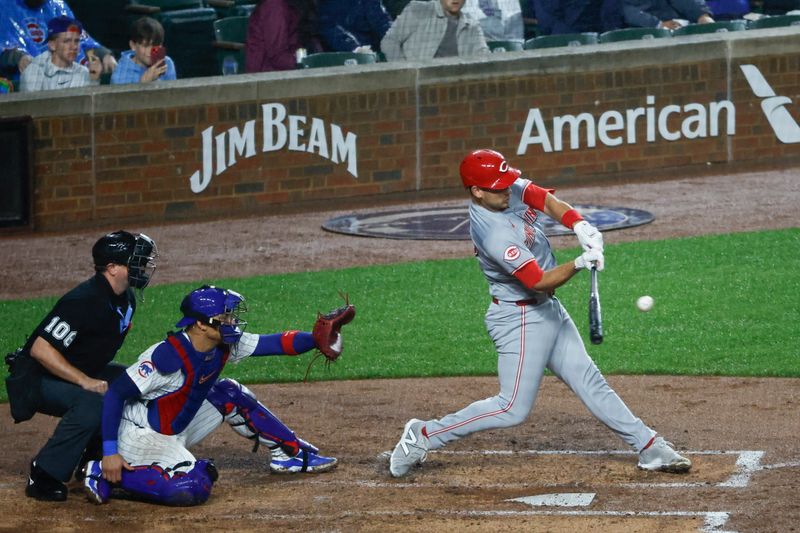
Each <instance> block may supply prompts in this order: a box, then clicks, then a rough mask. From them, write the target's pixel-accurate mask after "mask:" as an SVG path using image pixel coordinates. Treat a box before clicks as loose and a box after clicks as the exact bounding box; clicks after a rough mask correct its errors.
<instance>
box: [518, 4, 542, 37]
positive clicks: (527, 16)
mask: <svg viewBox="0 0 800 533" xmlns="http://www.w3.org/2000/svg"><path fill="white" fill-rule="evenodd" d="M519 7H520V9H521V11H522V24H523V36H524V37H525V39H526V40H528V39H533V38H534V37H538V36H539V21H538V20H536V12H535V10H534V7H533V2H531V1H530V0H519Z"/></svg>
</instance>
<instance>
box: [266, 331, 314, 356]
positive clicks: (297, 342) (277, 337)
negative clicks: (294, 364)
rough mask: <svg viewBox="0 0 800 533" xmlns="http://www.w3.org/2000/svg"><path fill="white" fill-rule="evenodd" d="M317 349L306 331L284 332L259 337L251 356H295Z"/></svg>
mask: <svg viewBox="0 0 800 533" xmlns="http://www.w3.org/2000/svg"><path fill="white" fill-rule="evenodd" d="M316 347H317V344H316V343H315V342H314V338H313V337H312V336H311V333H309V332H307V331H284V332H283V333H274V334H272V335H259V337H258V344H257V345H256V349H255V351H254V352H253V355H297V354H300V353H304V352H307V351H309V350H313V349H314V348H316Z"/></svg>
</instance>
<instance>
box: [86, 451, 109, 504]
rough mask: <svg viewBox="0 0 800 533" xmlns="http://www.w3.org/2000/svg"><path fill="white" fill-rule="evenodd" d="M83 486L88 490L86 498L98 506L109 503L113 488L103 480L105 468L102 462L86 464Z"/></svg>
mask: <svg viewBox="0 0 800 533" xmlns="http://www.w3.org/2000/svg"><path fill="white" fill-rule="evenodd" d="M83 486H84V487H85V488H86V498H87V499H88V500H89V501H90V502H92V503H96V504H97V505H102V504H104V503H106V502H108V497H109V495H110V494H111V486H110V485H109V484H108V481H106V480H105V479H104V478H103V468H102V466H101V465H100V461H89V462H88V463H86V477H84V478H83Z"/></svg>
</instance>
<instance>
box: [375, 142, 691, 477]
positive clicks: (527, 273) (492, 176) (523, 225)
mask: <svg viewBox="0 0 800 533" xmlns="http://www.w3.org/2000/svg"><path fill="white" fill-rule="evenodd" d="M460 172H461V180H462V182H463V184H464V186H465V187H466V188H467V191H468V192H469V194H470V197H471V200H472V202H471V204H470V207H469V216H470V235H471V237H472V241H473V243H474V245H475V253H476V255H477V257H478V263H479V264H480V267H481V270H482V271H483V273H484V275H485V276H486V279H487V281H488V282H489V293H490V295H491V300H492V301H491V304H490V305H489V309H488V311H487V312H486V327H487V329H488V331H489V335H490V336H491V338H492V340H493V341H494V344H495V347H496V349H497V354H498V359H497V370H498V377H499V381H500V392H499V394H497V395H496V396H493V397H491V398H487V399H485V400H480V401H477V402H474V403H473V404H471V405H469V406H467V407H465V408H464V409H462V410H460V411H458V412H456V413H452V414H449V415H447V416H445V417H443V418H440V419H438V420H428V421H422V420H418V419H411V420H410V421H409V422H408V423H407V424H406V425H405V428H404V429H403V434H402V436H401V438H400V441H399V442H398V443H397V446H395V448H394V451H393V452H392V456H391V460H390V466H389V469H390V472H391V474H392V476H394V477H401V476H403V475H405V474H407V473H408V471H409V470H410V469H411V467H412V466H414V465H415V464H418V463H422V462H423V461H424V460H425V458H426V456H427V452H428V450H436V449H438V448H442V447H443V446H445V445H447V444H448V443H450V442H452V441H454V440H458V439H460V438H463V437H466V436H467V435H470V434H472V433H475V432H476V431H481V430H486V429H495V428H503V427H511V426H515V425H517V424H521V423H522V422H523V421H524V420H525V419H526V418H527V417H528V414H529V413H530V412H531V409H533V404H534V401H535V400H536V394H537V392H538V390H539V385H540V383H541V380H542V376H543V374H544V370H545V368H547V369H549V370H550V371H551V372H553V374H555V375H556V376H557V377H558V378H559V379H561V380H562V381H563V382H564V383H566V384H567V385H568V386H569V387H570V388H571V389H572V391H573V392H574V393H575V394H577V395H578V397H579V398H580V399H581V401H582V402H583V403H584V404H585V405H586V407H587V408H588V409H589V411H591V413H592V414H593V415H594V416H595V417H596V418H597V419H598V420H600V421H601V422H603V423H604V424H605V425H606V426H608V427H609V428H610V429H611V430H612V431H613V432H614V433H616V434H617V435H619V436H620V437H621V438H622V439H623V440H624V441H625V442H627V443H628V444H629V445H630V446H631V447H633V448H634V449H635V450H636V451H637V452H639V467H640V468H642V469H646V470H659V471H668V472H686V471H688V470H689V468H691V462H690V461H689V459H687V458H685V457H682V456H680V455H679V454H678V453H676V452H675V450H674V449H673V448H672V445H671V444H670V443H668V442H666V441H665V440H664V439H663V438H662V437H660V436H657V435H656V432H655V431H653V430H652V429H650V428H649V427H647V426H646V425H645V424H644V423H643V422H642V421H641V420H640V419H639V418H637V417H636V416H634V415H633V413H631V411H630V410H629V409H628V407H627V406H626V405H625V403H623V401H622V400H621V399H620V397H619V396H618V395H617V394H616V392H614V390H613V389H612V388H611V387H610V386H609V385H608V383H607V382H606V380H605V378H604V377H603V375H602V374H601V373H600V371H599V370H598V369H597V367H596V366H595V364H594V362H593V361H592V359H591V358H590V357H589V354H588V353H587V352H586V348H585V347H584V344H583V340H582V339H581V337H580V334H579V333H578V330H577V329H576V327H575V324H574V323H573V322H572V319H571V318H570V316H569V314H568V313H567V311H566V309H565V308H564V307H563V306H562V305H561V303H560V302H559V301H558V299H557V298H556V297H555V290H556V289H557V288H558V287H560V286H561V285H563V284H564V283H566V282H567V281H569V280H570V279H571V278H572V277H573V276H574V275H575V274H576V273H577V272H579V271H580V270H582V269H585V268H587V267H590V266H594V267H596V268H597V270H598V271H602V270H603V268H604V256H603V238H602V235H601V233H600V232H599V231H598V230H597V228H595V227H594V226H592V225H590V224H589V223H588V222H586V221H585V220H583V219H582V217H581V216H580V214H579V213H578V212H577V211H576V210H574V209H572V207H571V206H570V205H569V204H567V203H565V202H563V201H561V200H559V199H557V198H556V197H555V196H554V195H553V190H551V189H544V188H542V187H539V186H537V185H536V184H534V183H532V182H531V181H529V180H527V179H524V178H521V177H520V175H521V172H520V171H519V170H517V169H515V168H513V167H511V166H509V164H508V162H507V161H506V160H505V158H504V157H503V155H502V154H500V153H498V152H495V151H492V150H477V151H474V152H472V153H470V154H469V155H468V156H467V157H466V158H464V160H463V161H462V163H461V168H460ZM540 212H542V213H545V214H547V215H548V216H550V217H551V218H553V219H554V220H559V221H561V223H562V224H563V225H564V226H566V227H568V228H571V229H572V230H573V231H574V232H575V234H576V236H577V237H578V240H579V242H580V244H581V246H582V248H583V250H584V251H583V253H582V254H581V255H580V256H578V257H577V258H575V260H573V261H570V262H568V263H565V264H563V265H558V264H556V259H555V257H554V255H553V253H552V250H551V247H550V241H549V240H548V239H547V237H546V236H545V234H544V231H543V230H542V226H541V223H540V222H539V220H538V217H539V213H540Z"/></svg>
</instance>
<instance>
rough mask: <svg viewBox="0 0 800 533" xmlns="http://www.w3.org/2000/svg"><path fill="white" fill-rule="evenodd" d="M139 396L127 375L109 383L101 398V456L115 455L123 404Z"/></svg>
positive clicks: (137, 390) (136, 388)
mask: <svg viewBox="0 0 800 533" xmlns="http://www.w3.org/2000/svg"><path fill="white" fill-rule="evenodd" d="M137 396H139V389H138V387H136V384H135V383H134V382H133V380H132V379H131V378H130V376H128V374H127V373H125V374H122V375H121V376H120V377H118V378H117V379H115V380H114V382H113V383H111V386H110V387H109V388H108V392H106V395H105V396H104V397H103V431H102V434H103V455H114V454H115V453H117V435H118V434H119V423H120V421H121V420H122V408H123V407H125V402H126V401H127V400H129V399H131V398H135V397H137Z"/></svg>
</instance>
